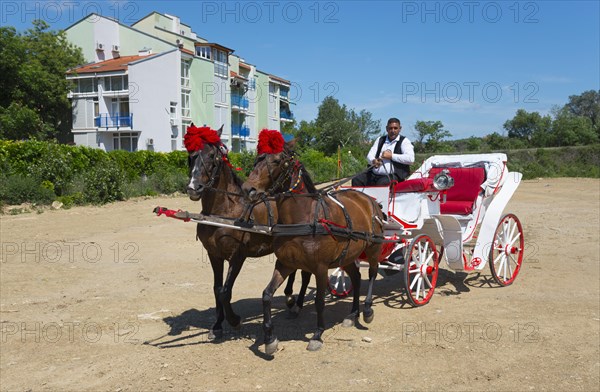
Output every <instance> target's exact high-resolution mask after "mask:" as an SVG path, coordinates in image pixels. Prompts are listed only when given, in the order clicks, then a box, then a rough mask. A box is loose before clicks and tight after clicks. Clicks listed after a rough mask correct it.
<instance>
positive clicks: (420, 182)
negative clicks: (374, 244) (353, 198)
mask: <svg viewBox="0 0 600 392" xmlns="http://www.w3.org/2000/svg"><path fill="white" fill-rule="evenodd" d="M506 161H507V159H506V155H505V154H499V153H494V154H471V155H437V156H432V157H430V158H428V159H427V160H426V161H425V162H424V163H423V165H421V167H420V168H419V169H418V170H416V171H415V172H414V173H413V174H412V175H411V176H410V177H409V178H408V179H407V180H406V181H404V182H401V183H398V184H396V185H395V186H393V187H389V186H377V187H364V188H363V187H361V188H353V189H357V190H359V191H362V192H364V193H366V194H368V195H370V196H372V197H374V198H375V199H377V200H378V201H379V203H381V205H382V206H383V209H384V212H385V213H386V214H387V222H386V223H385V236H386V239H388V240H397V241H396V242H388V243H386V244H384V246H383V249H382V254H381V260H380V264H379V266H380V269H383V270H388V271H400V272H402V276H403V281H404V285H405V287H406V291H407V297H408V300H409V302H410V303H411V304H412V305H414V306H421V305H424V304H426V303H428V302H429V300H430V299H431V297H432V295H433V292H434V290H435V286H436V281H437V277H438V273H439V264H440V259H443V260H445V261H446V263H447V265H448V267H449V268H450V269H452V270H454V271H466V272H471V271H479V270H482V269H483V268H484V267H485V266H486V264H487V263H489V265H490V270H491V273H492V276H493V279H494V280H495V281H496V282H497V283H498V284H499V285H501V286H507V285H510V284H511V283H512V282H513V281H514V279H515V278H516V276H517V275H518V273H519V271H520V268H521V264H522V261H523V252H524V237H523V228H522V226H521V223H520V221H519V219H518V218H517V217H516V216H515V215H514V214H506V215H502V213H503V210H504V208H505V207H506V205H507V203H508V201H509V200H510V198H511V197H512V195H513V193H514V192H515V190H516V189H517V187H518V186H519V183H520V182H521V178H522V174H521V173H517V172H509V171H508V168H507V166H506ZM452 182H453V184H452ZM359 262H360V261H359ZM346 284H348V281H347V280H346V279H345V277H344V272H343V270H340V269H338V270H336V271H334V273H333V274H332V275H331V277H330V288H331V291H332V293H333V294H334V295H340V296H343V295H346V294H347V293H348V292H349V291H350V290H351V288H350V287H348V286H345V285H346Z"/></svg>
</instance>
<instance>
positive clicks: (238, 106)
mask: <svg viewBox="0 0 600 392" xmlns="http://www.w3.org/2000/svg"><path fill="white" fill-rule="evenodd" d="M248 106H249V105H248V98H246V97H244V96H241V95H239V94H231V109H232V110H237V111H240V112H245V111H247V110H248Z"/></svg>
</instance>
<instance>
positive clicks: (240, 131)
mask: <svg viewBox="0 0 600 392" xmlns="http://www.w3.org/2000/svg"><path fill="white" fill-rule="evenodd" d="M231 134H232V135H233V136H239V137H248V136H250V128H248V127H247V126H245V125H232V126H231Z"/></svg>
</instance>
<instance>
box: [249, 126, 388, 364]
mask: <svg viewBox="0 0 600 392" xmlns="http://www.w3.org/2000/svg"><path fill="white" fill-rule="evenodd" d="M264 132H265V131H263V132H262V133H261V137H262V134H263V133H264ZM269 132H276V131H269ZM273 137H277V136H276V133H274V134H273ZM279 137H281V134H279ZM259 143H260V142H259ZM293 143H294V141H292V142H289V143H286V145H285V147H283V141H282V142H281V145H282V151H280V152H277V151H274V152H273V153H268V154H260V155H259V156H258V157H257V160H256V162H255V166H254V169H253V171H252V173H251V174H250V176H249V177H248V180H247V181H246V182H244V185H243V186H242V188H243V189H244V190H245V191H247V192H248V193H249V195H250V197H251V199H253V200H258V199H260V198H261V197H263V198H264V196H265V195H267V196H270V195H273V194H276V193H277V192H276V189H275V188H274V187H273V185H274V184H280V183H285V184H286V185H287V186H288V191H287V192H285V193H280V194H277V195H276V196H275V200H276V203H277V213H278V216H279V218H278V221H277V225H275V226H274V227H273V233H274V237H275V240H274V242H273V247H274V251H275V255H276V256H277V263H276V264H275V271H274V272H273V277H272V279H271V281H270V283H269V285H268V286H267V287H266V288H265V290H264V291H263V315H264V319H263V329H264V331H265V352H266V353H267V354H269V355H272V354H273V353H275V351H277V344H278V340H277V338H276V337H275V335H274V334H273V325H272V321H271V300H272V298H273V295H274V293H275V291H276V290H277V288H278V287H279V286H280V285H281V284H282V283H283V281H284V280H285V278H286V277H287V276H288V275H289V274H290V273H292V271H294V270H296V269H302V270H304V271H310V272H311V273H313V274H314V275H315V277H316V280H317V294H316V298H315V304H316V308H317V330H316V332H315V333H314V335H313V336H312V337H311V339H310V342H309V345H308V347H307V349H308V350H310V351H314V350H318V349H319V348H321V346H322V344H323V341H322V338H321V336H322V334H323V331H324V330H325V321H324V318H323V310H324V307H325V292H326V290H327V276H328V269H329V268H334V267H340V266H344V268H345V270H346V272H347V273H348V275H349V276H350V278H351V280H352V284H353V285H354V288H355V289H354V299H353V302H352V310H351V313H350V315H348V316H347V317H346V318H345V319H344V323H343V325H344V326H351V325H354V321H355V320H356V319H357V318H358V316H359V297H360V292H359V290H360V272H359V270H358V267H357V266H356V264H355V260H356V259H358V257H359V256H360V255H361V253H363V252H365V254H366V256H367V259H368V261H369V290H368V293H367V297H366V299H365V307H364V313H363V318H364V320H365V322H367V323H369V322H371V321H372V319H373V316H374V313H373V309H372V307H371V306H372V304H373V301H372V289H373V282H374V281H375V277H376V275H377V265H378V256H379V254H380V251H381V244H382V241H383V223H382V221H383V214H382V212H381V209H380V208H379V206H378V205H377V203H376V202H374V200H373V199H371V198H370V197H369V196H367V195H365V194H363V193H360V192H357V191H354V190H344V191H341V192H332V193H322V192H318V191H317V190H316V188H315V186H314V184H313V182H312V180H311V179H310V177H309V175H308V174H307V171H306V170H305V168H304V166H303V165H302V164H301V163H300V162H299V161H298V160H297V159H296V158H295V156H294V154H293V152H292V150H291V147H292V146H293ZM259 153H260V151H259Z"/></svg>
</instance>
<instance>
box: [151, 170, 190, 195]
mask: <svg viewBox="0 0 600 392" xmlns="http://www.w3.org/2000/svg"><path fill="white" fill-rule="evenodd" d="M148 181H149V182H150V185H151V186H152V189H154V190H156V191H158V192H159V193H165V194H170V193H174V192H185V188H186V186H187V184H188V178H187V176H185V175H183V174H182V173H180V172H177V171H176V172H173V171H172V170H171V171H170V170H168V169H166V168H164V169H161V170H159V171H157V172H156V173H154V174H152V175H151V176H150V177H149V178H148Z"/></svg>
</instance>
